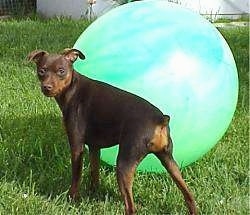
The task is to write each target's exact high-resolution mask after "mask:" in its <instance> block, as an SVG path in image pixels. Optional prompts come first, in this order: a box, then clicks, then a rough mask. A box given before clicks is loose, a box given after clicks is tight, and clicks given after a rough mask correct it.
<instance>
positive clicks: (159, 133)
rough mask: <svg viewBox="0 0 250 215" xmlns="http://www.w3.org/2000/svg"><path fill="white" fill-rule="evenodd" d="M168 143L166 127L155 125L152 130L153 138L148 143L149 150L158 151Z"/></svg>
mask: <svg viewBox="0 0 250 215" xmlns="http://www.w3.org/2000/svg"><path fill="white" fill-rule="evenodd" d="M167 145H168V136H167V128H166V127H165V126H162V125H157V126H156V127H155V130H154V135H153V138H152V139H151V140H150V142H149V144H148V149H149V150H150V151H151V152H159V151H161V150H162V149H163V148H164V147H166V146H167Z"/></svg>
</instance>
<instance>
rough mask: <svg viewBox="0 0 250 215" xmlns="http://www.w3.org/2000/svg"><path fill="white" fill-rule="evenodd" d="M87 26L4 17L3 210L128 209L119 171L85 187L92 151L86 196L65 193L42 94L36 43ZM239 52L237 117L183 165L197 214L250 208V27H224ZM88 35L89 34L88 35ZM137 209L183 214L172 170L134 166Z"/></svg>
mask: <svg viewBox="0 0 250 215" xmlns="http://www.w3.org/2000/svg"><path fill="white" fill-rule="evenodd" d="M87 26H88V23H87V22H84V21H82V20H81V21H71V20H67V19H52V20H41V19H32V20H30V19H27V20H9V21H0V86H1V90H0V214H6V215H8V214H18V215H19V214H32V215H33V214H51V215H52V214H89V215H90V214H105V215H110V214H123V203H122V202H121V200H120V195H119V192H118V190H117V185H116V178H115V173H114V171H113V170H112V169H107V168H106V167H105V166H102V169H101V186H100V189H99V191H98V192H97V193H95V194H91V193H89V191H88V181H89V177H88V166H89V163H88V158H87V156H86V159H85V161H86V162H85V167H86V168H85V169H84V171H83V176H82V186H81V197H82V199H81V201H80V202H79V203H77V204H73V203H71V202H69V201H68V200H67V190H68V188H69V185H70V178H71V167H70V153H69V147H68V143H67V141H66V136H65V134H64V131H63V129H62V126H61V114H60V111H59V109H58V107H57V105H56V103H55V102H54V100H53V99H47V98H45V97H44V96H43V95H42V94H41V93H40V89H39V86H38V82H37V79H36V75H35V73H34V71H33V70H34V67H33V65H30V64H27V62H26V55H27V54H28V53H29V52H30V51H32V50H33V49H37V48H39V49H45V50H50V51H51V52H57V51H60V50H62V49H63V48H65V47H71V46H72V44H74V42H75V41H76V39H77V38H78V36H79V35H80V34H81V32H82V31H83V30H84V29H85V28H86V27H87ZM221 32H222V33H223V35H224V36H225V38H226V39H227V41H228V43H229V45H230V47H231V49H232V51H233V53H234V56H235V59H236V63H237V67H238V71H239V79H240V94H239V102H238V106H237V111H236V113H235V116H234V119H233V121H232V123H231V125H230V127H229V129H228V131H227V132H226V134H225V135H224V137H223V138H222V139H221V141H220V142H219V143H218V144H217V145H216V147H214V148H213V150H211V151H210V152H209V153H207V154H206V156H204V157H203V158H202V159H201V160H199V161H197V162H196V163H194V164H193V165H191V166H189V167H187V168H185V169H184V170H183V175H184V177H185V179H186V181H187V183H188V184H189V186H190V188H191V189H192V191H193V192H194V194H195V197H196V201H197V204H198V207H199V211H200V214H218V215H221V214H239V215H242V214H249V203H248V200H249V180H248V170H249V166H248V165H249V139H248V135H249V114H248V106H249V92H248V91H249V80H248V76H249V72H248V71H249V44H248V38H249V32H248V29H247V28H235V29H228V30H221ZM90 42H91V41H90ZM134 197H135V202H136V207H137V209H138V214H184V213H185V211H186V208H185V206H184V204H183V200H182V195H181V194H180V192H179V190H178V189H177V188H176V186H175V185H174V184H173V182H172V181H171V179H170V177H169V176H168V175H167V174H145V173H137V175H136V179H135V183H134Z"/></svg>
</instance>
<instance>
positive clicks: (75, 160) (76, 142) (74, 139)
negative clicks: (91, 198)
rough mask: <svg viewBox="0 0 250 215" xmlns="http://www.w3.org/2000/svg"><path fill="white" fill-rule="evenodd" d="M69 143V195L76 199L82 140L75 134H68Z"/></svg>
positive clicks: (80, 167) (81, 156) (79, 176)
mask: <svg viewBox="0 0 250 215" xmlns="http://www.w3.org/2000/svg"><path fill="white" fill-rule="evenodd" d="M68 136H69V144H70V149H71V165H72V180H71V187H70V190H69V196H70V197H71V198H72V199H73V200H76V199H77V197H78V191H79V185H80V178H81V173H82V162H83V161H82V160H83V149H84V144H83V140H82V139H81V138H80V137H79V136H80V135H77V134H69V135H68Z"/></svg>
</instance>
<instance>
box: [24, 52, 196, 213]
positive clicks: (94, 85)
mask: <svg viewBox="0 0 250 215" xmlns="http://www.w3.org/2000/svg"><path fill="white" fill-rule="evenodd" d="M78 57H79V58H80V59H84V58H85V56H84V55H83V54H82V53H81V52H80V51H79V50H76V49H65V50H64V52H63V53H62V54H49V53H47V52H46V51H41V50H35V51H33V52H31V53H30V54H29V56H28V59H29V61H34V62H35V63H36V65H37V74H38V78H39V80H40V82H41V90H42V92H43V93H44V95H45V96H48V97H54V98H55V99H56V101H57V103H58V105H59V107H60V109H61V111H62V114H63V120H64V124H65V127H66V132H67V136H68V140H69V144H70V149H71V162H72V183H71V187H70V190H69V195H70V197H71V198H72V199H76V197H77V195H78V189H79V184H80V177H81V169H82V157H83V150H84V144H85V143H86V144H87V145H88V148H89V157H90V175H91V187H92V188H95V187H96V186H97V185H98V184H99V167H100V149H101V148H106V147H111V146H114V145H116V144H119V152H118V157H117V162H116V174H117V181H118V185H119V189H120V192H121V195H122V198H123V200H124V204H125V214H127V215H131V214H134V213H135V206H134V201H133V195H132V184H133V178H134V173H135V170H136V167H137V165H138V164H139V162H140V161H141V160H142V159H143V158H144V157H145V156H146V155H147V154H149V153H153V154H155V155H156V157H157V158H158V159H159V160H160V161H161V163H162V165H163V166H164V167H165V168H166V170H167V171H168V172H169V173H170V175H171V177H172V178H173V180H174V182H175V183H176V184H177V186H178V188H179V189H180V190H181V192H182V193H183V196H184V199H185V201H186V205H187V207H188V210H189V214H197V210H196V206H195V201H194V198H193V196H192V194H191V193H190V191H189V190H188V187H187V185H186V183H185V181H184V180H183V178H182V175H181V172H180V171H179V169H178V166H177V164H176V162H175V161H174V159H173V157H172V148H173V144H172V140H171V137H170V134H169V119H170V118H169V116H167V115H163V114H162V112H161V111H160V110H159V109H158V108H156V107H155V106H153V105H152V104H150V103H149V102H147V101H146V100H144V99H142V98H140V97H138V96H136V95H133V94H131V93H128V92H126V91H123V90H121V89H118V88H116V87H113V86H111V85H109V84H106V83H103V82H100V81H96V80H92V79H89V78H87V77H85V76H83V75H80V74H78V73H77V72H76V71H74V69H73V66H72V64H73V62H74V61H75V60H76V59H77V58H78Z"/></svg>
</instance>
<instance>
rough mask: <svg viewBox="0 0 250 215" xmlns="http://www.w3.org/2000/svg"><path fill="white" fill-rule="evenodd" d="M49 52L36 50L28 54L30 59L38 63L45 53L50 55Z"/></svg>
mask: <svg viewBox="0 0 250 215" xmlns="http://www.w3.org/2000/svg"><path fill="white" fill-rule="evenodd" d="M48 54H49V53H48V52H46V51H43V50H34V51H32V52H31V53H29V55H28V57H27V58H28V61H29V62H30V61H34V62H35V63H38V62H39V61H40V60H41V59H42V58H43V57H44V55H48Z"/></svg>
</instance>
